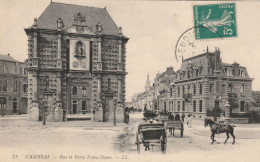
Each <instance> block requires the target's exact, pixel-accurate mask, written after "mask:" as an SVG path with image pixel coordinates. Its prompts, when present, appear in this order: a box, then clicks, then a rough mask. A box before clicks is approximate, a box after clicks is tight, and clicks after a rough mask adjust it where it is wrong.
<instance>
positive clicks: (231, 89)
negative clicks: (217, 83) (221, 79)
mask: <svg viewBox="0 0 260 162" xmlns="http://www.w3.org/2000/svg"><path fill="white" fill-rule="evenodd" d="M228 88H229V89H228V91H229V93H232V92H233V85H232V83H230V84H229V85H228Z"/></svg>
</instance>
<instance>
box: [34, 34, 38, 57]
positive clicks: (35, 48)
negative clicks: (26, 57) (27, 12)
mask: <svg viewBox="0 0 260 162" xmlns="http://www.w3.org/2000/svg"><path fill="white" fill-rule="evenodd" d="M33 57H34V58H37V57H38V56H37V32H34V33H33Z"/></svg>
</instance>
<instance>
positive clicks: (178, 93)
mask: <svg viewBox="0 0 260 162" xmlns="http://www.w3.org/2000/svg"><path fill="white" fill-rule="evenodd" d="M180 91H181V90H180V87H178V96H180Z"/></svg>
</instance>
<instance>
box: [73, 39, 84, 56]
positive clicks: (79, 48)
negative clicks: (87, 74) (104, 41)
mask: <svg viewBox="0 0 260 162" xmlns="http://www.w3.org/2000/svg"><path fill="white" fill-rule="evenodd" d="M74 56H75V57H76V58H77V59H78V60H82V59H83V58H85V51H84V44H83V43H82V42H81V41H78V42H77V43H76V46H75V55H74Z"/></svg>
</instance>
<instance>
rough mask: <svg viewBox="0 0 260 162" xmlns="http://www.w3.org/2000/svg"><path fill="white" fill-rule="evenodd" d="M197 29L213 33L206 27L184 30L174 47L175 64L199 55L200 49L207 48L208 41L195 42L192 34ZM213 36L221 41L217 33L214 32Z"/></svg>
mask: <svg viewBox="0 0 260 162" xmlns="http://www.w3.org/2000/svg"><path fill="white" fill-rule="evenodd" d="M199 28H204V29H206V30H210V31H213V29H211V28H210V27H206V26H196V27H191V28H189V29H187V30H185V31H184V32H183V33H182V34H181V36H180V37H179V39H178V40H177V43H176V45H175V58H176V61H177V62H179V60H183V59H186V58H189V57H193V56H195V55H196V54H198V53H201V50H202V48H205V46H207V44H208V43H209V40H205V41H203V40H196V38H195V34H194V33H195V30H197V29H199ZM214 32H215V31H214ZM215 34H216V35H217V36H218V38H220V39H222V36H221V34H219V33H218V32H215Z"/></svg>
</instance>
